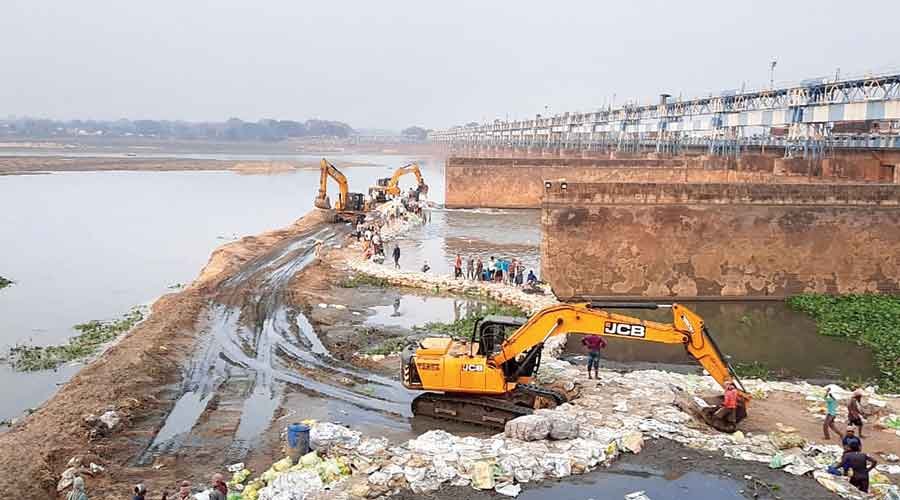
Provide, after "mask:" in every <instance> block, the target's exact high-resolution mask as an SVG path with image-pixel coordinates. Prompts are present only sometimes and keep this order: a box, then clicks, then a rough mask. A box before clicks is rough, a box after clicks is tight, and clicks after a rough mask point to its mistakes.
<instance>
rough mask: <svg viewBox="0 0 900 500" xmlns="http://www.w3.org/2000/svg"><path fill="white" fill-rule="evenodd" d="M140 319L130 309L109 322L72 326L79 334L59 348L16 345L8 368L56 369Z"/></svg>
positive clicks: (93, 351) (11, 352)
mask: <svg viewBox="0 0 900 500" xmlns="http://www.w3.org/2000/svg"><path fill="white" fill-rule="evenodd" d="M142 319H144V313H143V311H141V310H140V309H137V308H135V309H132V310H131V311H129V312H128V313H127V314H125V315H124V316H123V317H122V318H121V319H118V320H113V321H97V320H94V321H89V322H87V323H82V324H80V325H75V329H76V330H78V331H79V332H81V333H79V334H78V335H76V336H75V337H73V338H71V339H69V342H68V343H66V344H63V345H55V346H27V345H18V346H15V347H13V348H11V349H10V350H9V358H10V360H11V361H12V366H13V368H15V369H16V370H19V371H36V370H49V369H51V368H56V367H57V366H59V365H61V364H63V363H67V362H69V361H73V360H76V359H83V358H86V357H87V356H90V355H91V354H93V353H95V352H96V351H97V349H99V348H100V346H101V345H103V344H105V343H107V342H109V341H111V340H113V339H114V338H116V337H117V336H119V335H120V334H122V333H125V332H127V331H128V330H130V329H131V327H133V326H134V325H135V324H136V323H137V322H138V321H141V320H142Z"/></svg>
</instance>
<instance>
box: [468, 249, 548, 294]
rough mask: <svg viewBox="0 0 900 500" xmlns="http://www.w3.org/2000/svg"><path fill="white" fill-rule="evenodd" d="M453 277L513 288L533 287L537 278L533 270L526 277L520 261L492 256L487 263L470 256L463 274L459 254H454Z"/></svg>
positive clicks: (523, 266) (523, 265) (479, 258)
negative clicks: (511, 286)
mask: <svg viewBox="0 0 900 500" xmlns="http://www.w3.org/2000/svg"><path fill="white" fill-rule="evenodd" d="M453 277H454V278H457V279H459V278H465V279H469V280H476V281H493V282H496V283H505V284H507V285H515V286H522V285H524V284H528V285H531V286H533V285H534V284H535V283H537V276H536V275H535V274H534V270H533V269H531V270H529V271H528V276H527V277H526V276H525V264H524V263H523V262H522V261H519V260H516V259H512V260H506V259H495V258H494V256H493V255H492V256H491V258H490V261H489V262H487V263H485V262H484V261H482V260H481V257H471V256H470V257H469V258H468V259H466V260H465V272H463V258H462V256H461V255H460V254H456V259H455V260H454V261H453Z"/></svg>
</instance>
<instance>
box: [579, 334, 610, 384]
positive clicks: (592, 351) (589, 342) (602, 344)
mask: <svg viewBox="0 0 900 500" xmlns="http://www.w3.org/2000/svg"><path fill="white" fill-rule="evenodd" d="M581 343H582V345H584V346H585V347H587V350H588V365H587V368H588V378H591V368H593V369H594V377H593V378H598V377H597V372H598V371H599V370H600V349H605V348H606V340H605V339H604V338H603V337H600V336H599V335H588V336H587V337H585V338H583V339H581Z"/></svg>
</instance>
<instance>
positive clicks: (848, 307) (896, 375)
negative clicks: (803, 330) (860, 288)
mask: <svg viewBox="0 0 900 500" xmlns="http://www.w3.org/2000/svg"><path fill="white" fill-rule="evenodd" d="M787 302H788V305H789V306H791V307H792V308H794V309H796V310H798V311H803V312H805V313H807V314H809V315H810V316H812V317H813V318H814V319H815V320H816V325H817V327H818V330H819V333H821V334H822V335H829V336H832V337H845V338H848V339H851V340H853V341H854V342H856V343H857V344H858V345H862V346H865V347H868V348H869V349H871V350H872V352H873V353H874V355H875V365H876V367H877V368H878V372H879V375H878V389H879V391H880V392H885V393H896V392H900V296H897V295H873V294H859V295H855V294H854V295H839V296H832V295H819V294H803V295H797V296H794V297H791V298H789V299H788V301H787Z"/></svg>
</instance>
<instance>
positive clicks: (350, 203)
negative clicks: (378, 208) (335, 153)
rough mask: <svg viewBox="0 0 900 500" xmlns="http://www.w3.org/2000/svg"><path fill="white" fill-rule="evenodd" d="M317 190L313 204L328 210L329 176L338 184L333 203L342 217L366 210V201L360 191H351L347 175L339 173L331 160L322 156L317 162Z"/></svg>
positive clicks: (329, 204) (329, 207) (329, 205)
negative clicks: (336, 194)
mask: <svg viewBox="0 0 900 500" xmlns="http://www.w3.org/2000/svg"><path fill="white" fill-rule="evenodd" d="M319 170H320V175H319V192H318V194H317V195H316V200H315V206H316V208H321V209H325V210H329V209H331V208H332V206H331V200H330V199H329V198H328V178H329V177H331V178H332V179H334V181H335V182H337V184H338V191H339V192H338V199H337V201H336V202H335V204H334V207H333V208H334V210H335V211H336V212H337V213H338V215H339V216H342V217H344V218H347V217H350V218H352V217H355V216H356V215H358V214H362V213H364V212H365V210H366V206H365V205H366V202H365V199H364V197H363V195H362V193H351V192H350V188H349V186H348V184H347V177H346V176H344V174H342V173H341V171H340V170H338V169H337V167H335V166H334V165H333V164H332V163H331V162H329V161H328V160H326V159H325V158H322V161H321V162H320V163H319Z"/></svg>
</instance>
